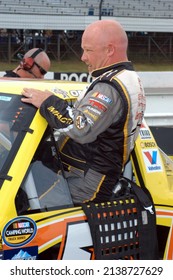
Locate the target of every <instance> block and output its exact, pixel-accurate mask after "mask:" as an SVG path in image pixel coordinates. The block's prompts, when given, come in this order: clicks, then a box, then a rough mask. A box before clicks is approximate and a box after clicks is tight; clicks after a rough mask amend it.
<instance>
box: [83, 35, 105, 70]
mask: <svg viewBox="0 0 173 280" xmlns="http://www.w3.org/2000/svg"><path fill="white" fill-rule="evenodd" d="M97 37H98V36H97V35H96V36H94V37H93V36H92V33H90V34H89V33H88V32H87V33H86V34H85V33H84V36H83V37H82V44H81V47H82V50H83V54H82V57H81V60H82V61H83V62H84V63H85V64H86V65H87V66H88V72H89V73H91V72H92V71H94V70H96V69H98V68H102V67H104V66H106V65H107V64H108V56H107V47H106V46H105V44H103V42H102V40H101V39H98V40H97Z"/></svg>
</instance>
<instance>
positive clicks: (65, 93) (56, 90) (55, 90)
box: [51, 87, 68, 98]
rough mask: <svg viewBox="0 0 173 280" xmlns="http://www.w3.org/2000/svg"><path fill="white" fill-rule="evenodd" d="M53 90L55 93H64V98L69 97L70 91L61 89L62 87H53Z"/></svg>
mask: <svg viewBox="0 0 173 280" xmlns="http://www.w3.org/2000/svg"><path fill="white" fill-rule="evenodd" d="M51 91H52V92H54V93H57V94H60V95H62V96H63V98H66V97H68V92H67V91H65V90H63V89H60V88H56V87H55V88H53V89H51Z"/></svg>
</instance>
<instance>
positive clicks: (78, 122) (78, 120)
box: [76, 116, 86, 129]
mask: <svg viewBox="0 0 173 280" xmlns="http://www.w3.org/2000/svg"><path fill="white" fill-rule="evenodd" d="M85 125H86V121H85V119H84V118H83V116H78V117H77V118H76V127H77V128H78V129H83V128H84V127H85Z"/></svg>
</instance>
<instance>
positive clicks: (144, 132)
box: [139, 123, 152, 139]
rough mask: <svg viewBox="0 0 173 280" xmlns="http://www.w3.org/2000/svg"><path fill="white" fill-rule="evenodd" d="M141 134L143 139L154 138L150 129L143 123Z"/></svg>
mask: <svg viewBox="0 0 173 280" xmlns="http://www.w3.org/2000/svg"><path fill="white" fill-rule="evenodd" d="M139 135H140V137H141V139H151V138H152V137H151V133H150V131H149V129H147V128H146V127H145V125H144V124H143V123H142V124H141V127H140V130H139Z"/></svg>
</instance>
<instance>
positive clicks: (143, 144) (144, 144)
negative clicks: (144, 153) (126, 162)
mask: <svg viewBox="0 0 173 280" xmlns="http://www.w3.org/2000/svg"><path fill="white" fill-rule="evenodd" d="M155 147H156V143H155V142H141V148H155Z"/></svg>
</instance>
